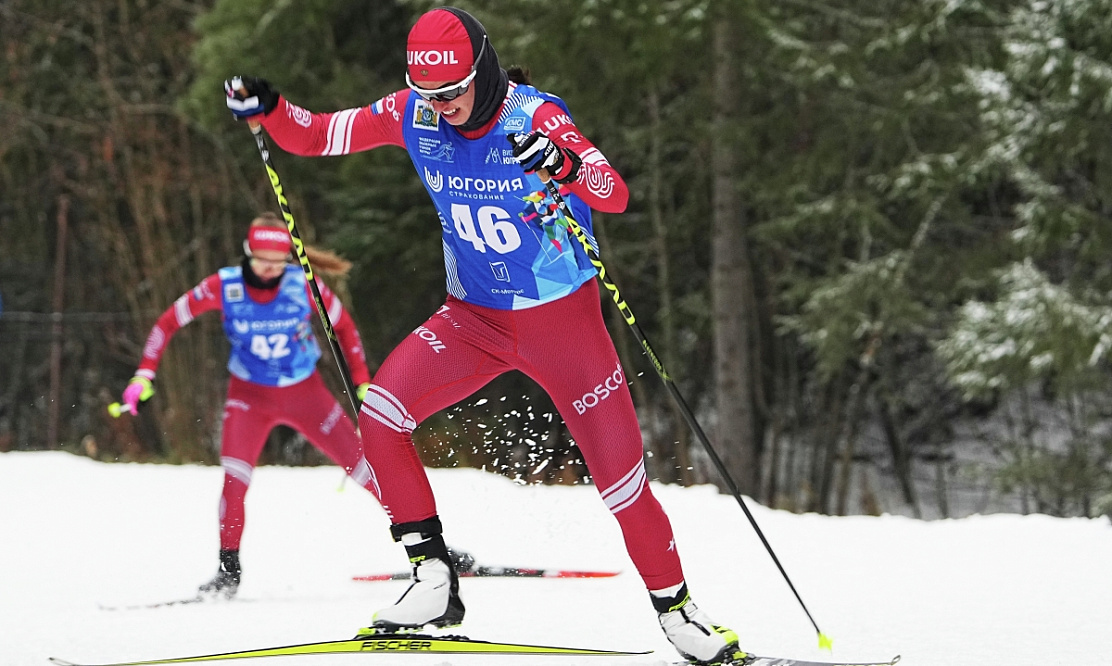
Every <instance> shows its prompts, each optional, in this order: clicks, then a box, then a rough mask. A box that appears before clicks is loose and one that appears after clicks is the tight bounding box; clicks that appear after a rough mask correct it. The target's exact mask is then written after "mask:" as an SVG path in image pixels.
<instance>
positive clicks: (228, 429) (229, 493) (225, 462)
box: [200, 377, 274, 598]
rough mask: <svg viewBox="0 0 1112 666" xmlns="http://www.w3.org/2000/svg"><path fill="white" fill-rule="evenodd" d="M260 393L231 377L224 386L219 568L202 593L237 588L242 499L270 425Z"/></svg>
mask: <svg viewBox="0 0 1112 666" xmlns="http://www.w3.org/2000/svg"><path fill="white" fill-rule="evenodd" d="M260 390H264V391H265V390H266V389H265V387H259V386H257V385H254V384H250V383H248V382H245V381H242V380H240V379H237V378H235V377H232V378H231V379H230V381H229V384H228V397H227V400H226V401H225V403H224V423H223V427H222V433H221V440H220V464H221V466H222V467H223V468H224V487H223V491H222V492H221V496H220V567H219V569H218V570H217V573H216V576H215V577H214V578H213V579H212V580H211V581H209V582H207V583H205V584H204V585H201V587H200V592H201V593H202V594H220V595H223V596H225V597H229V598H230V597H232V596H234V595H235V593H236V591H237V590H238V588H239V583H240V578H241V575H242V570H241V568H240V562H239V545H240V539H241V538H242V536H243V526H244V522H245V514H244V500H245V498H246V496H247V489H248V487H250V485H251V475H252V473H253V471H254V469H255V461H257V460H258V458H259V453H260V452H261V451H262V448H263V445H264V444H266V437H267V435H268V434H269V432H270V430H271V428H272V427H273V423H274V422H273V420H272V419H271V417H270V416H268V415H267V414H266V413H264V412H263V411H262V410H261V409H260V408H259V406H258V405H259V404H261V401H260V400H259V399H258V392H259V391H260Z"/></svg>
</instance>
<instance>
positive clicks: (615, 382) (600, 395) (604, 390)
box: [572, 364, 625, 414]
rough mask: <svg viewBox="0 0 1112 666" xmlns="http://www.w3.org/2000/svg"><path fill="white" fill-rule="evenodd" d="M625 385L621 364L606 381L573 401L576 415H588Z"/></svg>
mask: <svg viewBox="0 0 1112 666" xmlns="http://www.w3.org/2000/svg"><path fill="white" fill-rule="evenodd" d="M624 383H625V374H624V373H623V372H622V366H621V364H619V365H618V366H617V369H616V370H614V372H613V373H611V375H610V376H609V377H607V378H606V379H605V380H604V381H602V382H600V383H598V384H596V385H595V387H594V388H593V389H591V390H590V391H588V392H587V393H584V394H583V397H582V398H580V399H579V400H573V401H572V406H573V407H575V413H576V414H586V413H587V410H588V409H591V408H592V407H595V406H596V405H598V404H599V403H600V402H602V401H603V400H606V399H607V398H609V397H610V395H611V394H612V393H613V392H614V391H617V390H618V389H619V388H621V387H622V384H624Z"/></svg>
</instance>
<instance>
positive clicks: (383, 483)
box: [359, 300, 508, 628]
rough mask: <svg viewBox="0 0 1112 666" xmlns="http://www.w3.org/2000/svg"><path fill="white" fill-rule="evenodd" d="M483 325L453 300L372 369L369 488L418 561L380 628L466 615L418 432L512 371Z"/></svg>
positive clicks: (365, 412)
mask: <svg viewBox="0 0 1112 666" xmlns="http://www.w3.org/2000/svg"><path fill="white" fill-rule="evenodd" d="M485 330H486V329H485V325H484V323H483V322H482V321H480V320H479V319H477V318H476V317H474V316H472V314H471V313H469V312H467V309H466V308H465V307H464V306H463V305H462V304H460V303H458V302H454V301H451V300H450V301H449V304H448V305H447V306H445V307H444V308H441V310H440V311H439V312H438V313H437V314H435V315H433V316H432V317H431V318H430V319H429V320H428V321H427V322H425V325H424V326H422V327H420V328H419V329H417V331H415V332H414V334H412V335H409V336H407V337H406V338H405V339H404V340H403V341H402V342H401V343H400V344H399V345H398V346H397V347H396V348H395V349H394V351H392V352H391V353H390V355H389V356H388V357H387V359H386V361H385V362H384V363H383V364H382V367H380V368H379V370H378V372H377V373H376V374H375V378H374V383H373V384H371V387H370V389H369V390H368V391H367V395H366V397H365V398H364V401H363V407H362V409H361V410H360V414H359V429H360V432H361V433H362V436H363V442H364V452H365V455H366V458H367V461H368V462H369V463H370V467H371V475H370V488H371V489H372V491H373V492H374V493H375V495H376V496H377V497H378V498H379V501H380V502H381V504H382V507H383V509H384V510H385V511H386V513H387V515H388V516H390V520H391V522H392V523H393V527H392V528H391V534H392V535H393V537H394V540H395V541H401V542H402V544H403V545H404V546H405V548H406V552H407V554H408V555H409V559H410V562H412V564H413V582H412V584H411V585H410V587H409V589H408V590H407V591H406V592H405V594H403V595H402V597H401V598H400V599H399V600H398V602H397V603H396V604H394V605H393V606H390V607H388V608H384V609H382V610H380V611H379V612H378V613H376V614H375V616H374V625H375V626H377V627H386V628H397V627H399V626H405V627H420V626H423V625H426V624H433V625H435V626H448V625H452V624H458V623H459V622H460V621H461V620H462V619H463V612H464V607H463V603H462V601H460V599H459V595H458V581H457V578H456V572H455V569H454V568H453V565H452V558H451V557H450V555H449V553H448V551H447V547H446V546H445V544H444V537H443V536H442V534H441V531H442V530H441V526H440V519H439V517H438V516H437V515H436V502H435V499H434V498H433V494H432V489H431V487H430V486H429V482H428V477H427V476H426V474H425V469H424V467H423V466H422V464H421V460H420V458H419V457H418V455H417V449H416V447H415V446H414V444H413V429H414V428H416V427H417V425H418V424H419V423H421V422H422V421H423V420H424V419H425V418H427V417H428V416H429V415H431V414H433V413H435V412H438V411H440V410H442V409H444V408H446V407H448V406H450V405H453V404H455V403H456V402H458V401H460V400H462V399H463V398H465V397H467V396H469V395H471V394H472V393H474V392H475V391H477V390H478V389H479V388H481V387H482V386H483V385H485V384H486V383H488V382H489V381H490V380H491V379H493V378H494V377H495V376H497V375H498V374H500V373H502V372H504V371H505V370H506V369H508V366H506V365H505V364H504V363H503V362H502V361H500V360H498V358H497V357H496V355H494V354H491V353H488V352H487V351H485V350H484V348H483V347H482V346H480V345H486V344H487V343H489V342H490V341H489V340H486V339H484V338H483V336H484V335H485V333H484V331H485Z"/></svg>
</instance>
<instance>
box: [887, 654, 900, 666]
mask: <svg viewBox="0 0 1112 666" xmlns="http://www.w3.org/2000/svg"><path fill="white" fill-rule="evenodd" d="M899 662H900V655H896V656H895V657H892V661H890V662H888V663H889V664H891V665H892V666H896V664H898V663H899Z"/></svg>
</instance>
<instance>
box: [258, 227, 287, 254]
mask: <svg viewBox="0 0 1112 666" xmlns="http://www.w3.org/2000/svg"><path fill="white" fill-rule="evenodd" d="M247 248H248V249H249V250H250V251H251V252H256V251H258V250H278V251H279V252H289V251H290V250H291V249H293V242H292V241H291V240H290V234H289V232H288V231H286V230H285V229H282V228H281V227H268V226H257V227H251V228H250V229H248V230H247Z"/></svg>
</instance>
